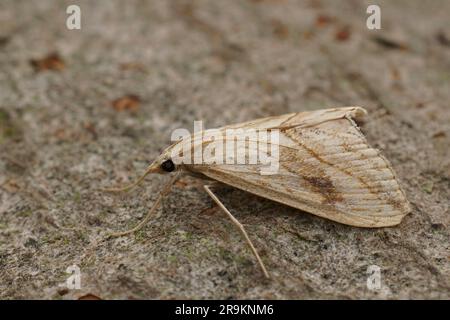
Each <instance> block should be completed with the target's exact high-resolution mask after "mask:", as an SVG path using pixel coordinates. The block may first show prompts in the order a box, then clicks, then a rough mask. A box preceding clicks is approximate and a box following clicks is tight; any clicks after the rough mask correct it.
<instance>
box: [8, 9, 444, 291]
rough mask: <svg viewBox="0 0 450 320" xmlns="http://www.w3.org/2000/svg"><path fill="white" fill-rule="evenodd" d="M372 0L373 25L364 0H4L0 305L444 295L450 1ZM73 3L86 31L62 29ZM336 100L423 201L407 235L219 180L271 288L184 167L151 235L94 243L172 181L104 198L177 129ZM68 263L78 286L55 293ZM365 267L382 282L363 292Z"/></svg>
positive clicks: (405, 228)
mask: <svg viewBox="0 0 450 320" xmlns="http://www.w3.org/2000/svg"><path fill="white" fill-rule="evenodd" d="M375 2H376V3H377V4H379V5H380V6H381V9H382V27H383V30H381V31H370V30H368V29H367V28H366V27H365V21H366V17H367V14H366V8H367V5H368V4H369V2H363V1H323V0H316V1H287V0H286V1H283V0H259V1H256V0H253V1H228V0H227V1H225V0H224V1H215V0H211V1H192V2H191V1H163V0H161V1H126V4H125V2H124V1H106V0H103V1H86V2H82V1H75V0H74V1H69V2H66V3H64V2H63V1H56V0H54V1H43V0H40V1H31V0H30V1H17V0H2V1H1V2H0V268H1V269H0V298H4V299H10V298H45V299H71V298H78V297H80V296H83V295H85V294H87V293H90V294H94V295H96V296H99V297H101V298H220V299H222V298H275V299H279V298H281V299H286V298H294V299H298V298H394V299H396V298H447V299H448V298H450V250H449V246H450V245H449V234H450V229H449V228H450V213H449V195H450V191H449V190H450V152H449V146H450V131H449V128H450V126H449V124H450V105H449V101H450V92H449V91H450V89H449V88H450V40H449V39H450V34H449V33H448V31H449V30H450V22H449V21H450V20H449V16H448V13H449V12H450V1H445V0H443V1H438V0H434V1H428V2H426V3H425V2H424V1H410V0H408V1H406V0H404V1H375ZM375 2H373V3H375ZM74 3H78V4H79V5H80V6H81V9H82V30H81V31H69V30H67V29H66V28H65V19H66V17H67V15H66V14H65V8H66V6H67V5H68V4H74ZM446 32H447V33H446ZM52 53H56V55H54V56H53V57H52V56H50V57H49V55H51V54H52ZM46 57H48V59H46V60H45V58H46ZM42 59H44V60H42ZM127 96H128V98H122V97H127ZM121 98H122V99H121ZM117 99H121V100H117ZM342 105H362V106H365V107H366V108H367V109H368V111H369V112H370V119H369V121H368V122H367V123H366V124H365V125H364V127H363V131H364V132H365V133H366V135H367V137H368V139H369V141H370V143H371V144H372V145H374V146H376V147H378V148H379V149H381V150H382V151H383V153H384V154H385V155H386V157H387V158H388V159H390V161H391V163H392V165H393V167H394V168H395V170H396V172H397V174H398V176H399V178H400V180H401V182H402V185H403V187H404V189H405V191H406V193H407V196H408V198H409V200H410V201H411V204H412V208H413V211H412V213H411V214H410V215H408V216H407V217H406V218H405V219H404V220H403V223H402V224H401V225H400V226H398V227H395V228H385V229H376V230H365V229H358V228H352V227H348V226H344V225H340V224H337V223H333V222H330V221H326V220H324V219H321V218H317V217H314V216H312V215H310V214H307V213H303V212H299V211H298V210H295V209H291V208H289V207H286V206H282V205H279V204H276V203H273V202H271V201H267V200H264V199H261V198H258V197H255V196H252V195H249V194H246V193H243V192H240V191H238V190H234V189H232V188H229V187H225V186H224V187H220V188H219V189H218V194H219V196H220V197H221V199H222V200H223V201H224V203H225V204H226V205H227V206H228V207H229V208H230V210H231V211H232V212H234V213H235V215H236V217H237V218H238V219H239V220H240V221H241V222H242V223H243V224H244V225H245V226H246V228H247V230H248V232H249V234H250V236H251V238H252V239H253V240H254V242H255V245H256V246H257V248H258V249H259V251H260V252H261V255H262V258H263V260H264V261H265V263H266V265H267V267H268V268H269V270H270V272H271V273H272V276H273V279H272V280H271V281H267V280H265V279H264V278H263V277H262V275H261V272H260V270H259V269H258V267H257V266H256V265H255V262H254V258H253V256H252V255H251V254H250V252H249V250H248V248H247V246H246V245H245V243H244V242H243V241H242V239H241V237H240V234H239V233H238V232H237V231H236V230H235V228H234V226H232V225H231V224H230V222H229V221H228V220H227V218H226V217H225V216H224V215H223V213H222V212H220V211H219V209H218V208H217V207H216V206H215V205H214V204H213V203H212V201H211V200H210V199H209V198H208V196H207V195H206V194H205V192H204V191H203V190H202V181H200V180H198V179H195V178H183V179H182V180H181V181H180V182H178V183H177V185H176V187H175V188H174V191H173V193H172V194H171V195H170V196H169V198H167V200H166V201H165V203H164V205H163V207H162V210H161V211H160V212H161V214H160V215H159V216H158V217H156V218H154V219H153V220H152V221H151V222H150V223H149V224H148V225H147V226H146V227H145V229H143V230H142V231H141V232H138V233H137V234H136V235H134V236H129V237H123V238H120V239H114V240H109V241H102V239H103V238H104V236H105V235H106V233H107V231H111V230H115V231H119V230H124V229H127V228H129V227H131V226H133V225H135V224H136V223H137V222H138V221H139V220H140V219H141V218H142V217H143V216H144V215H145V213H146V212H147V210H148V208H149V207H150V206H151V204H152V203H153V201H154V199H155V197H156V192H157V191H158V190H159V188H160V187H161V185H162V183H163V182H164V181H165V180H166V179H167V177H159V176H155V177H151V178H148V179H147V182H146V183H145V187H143V188H140V189H138V190H137V191H135V192H133V193H131V194H129V195H126V196H111V195H106V194H102V193H99V192H97V191H95V189H96V188H97V187H101V186H103V187H105V186H111V185H122V184H125V183H127V182H129V181H131V180H133V179H134V178H135V177H137V176H138V175H139V174H141V173H142V172H143V170H144V169H145V167H146V166H147V164H148V163H149V162H150V161H151V160H152V159H153V158H154V157H155V156H157V155H158V152H159V151H160V150H161V149H162V148H164V147H165V146H167V145H168V144H169V142H170V134H171V132H172V130H174V129H175V128H180V127H185V128H188V129H190V130H192V125H193V120H204V121H205V123H206V126H207V127H216V126H221V125H226V124H230V123H235V122H240V121H243V120H250V119H254V118H256V117H261V116H268V115H276V114H283V113H287V112H292V111H301V110H312V109H318V108H324V107H331V106H342ZM73 264H76V265H78V266H79V267H80V268H81V272H82V280H81V281H82V283H81V285H82V288H81V290H67V289H64V288H63V287H61V286H59V284H63V283H64V282H65V279H66V278H67V277H68V274H66V268H67V267H68V266H70V265H73ZM373 264H374V265H378V266H380V267H381V272H382V284H383V290H381V291H380V292H374V291H369V290H368V289H367V287H366V279H367V273H366V270H367V268H368V266H369V265H373Z"/></svg>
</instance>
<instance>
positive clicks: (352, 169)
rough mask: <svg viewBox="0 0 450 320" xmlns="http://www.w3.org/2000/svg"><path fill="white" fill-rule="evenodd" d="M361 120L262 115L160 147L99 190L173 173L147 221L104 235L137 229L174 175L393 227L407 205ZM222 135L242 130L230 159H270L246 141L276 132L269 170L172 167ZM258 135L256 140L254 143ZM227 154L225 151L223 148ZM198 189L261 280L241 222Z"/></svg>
mask: <svg viewBox="0 0 450 320" xmlns="http://www.w3.org/2000/svg"><path fill="white" fill-rule="evenodd" d="M366 114H367V112H366V110H365V109H363V108H361V107H343V108H332V109H324V110H317V111H310V112H299V113H291V114H285V115H281V116H274V117H267V118H262V119H257V120H253V121H249V122H244V123H240V124H235V125H230V126H225V127H222V128H218V129H209V130H204V131H201V132H196V133H194V134H190V135H186V136H184V137H182V138H181V139H180V140H179V141H177V142H175V143H174V144H172V145H171V146H169V147H168V148H167V149H165V150H164V151H163V152H162V154H161V155H160V156H159V157H158V158H157V159H156V160H155V161H153V163H151V164H150V166H149V167H148V168H147V170H146V172H145V173H144V175H143V176H142V177H140V178H139V179H138V180H137V181H136V182H134V183H133V184H131V185H129V186H126V187H125V188H121V189H105V191H110V192H120V191H128V190H130V189H132V188H133V187H135V186H137V185H139V184H140V183H141V182H142V181H143V180H144V178H145V177H146V176H147V175H148V174H151V173H160V174H168V173H175V175H174V176H173V177H172V178H171V179H170V181H169V182H168V183H167V184H166V185H165V186H164V187H163V189H162V191H161V193H160V194H159V195H158V197H157V199H156V201H155V203H154V204H153V206H152V207H151V209H150V211H149V213H148V214H147V216H146V217H145V218H144V219H143V220H142V221H141V222H140V223H139V224H138V225H137V226H136V227H135V228H133V229H131V230H128V231H125V232H121V233H114V234H111V236H124V235H127V234H130V233H133V232H135V231H137V230H139V229H140V228H142V227H143V226H144V225H145V223H146V222H147V221H148V220H149V219H150V217H151V216H152V215H153V214H154V212H155V211H156V209H157V208H158V206H159V204H160V202H161V200H162V199H163V198H164V196H165V195H167V194H168V193H169V191H170V188H171V186H172V185H173V184H174V183H175V181H176V180H177V178H178V177H179V174H180V173H181V172H183V173H187V174H193V175H195V176H201V177H204V178H208V179H209V180H214V181H218V182H221V183H224V184H227V185H229V186H232V187H235V188H238V189H240V190H243V191H247V192H250V193H252V194H255V195H257V196H260V197H263V198H267V199H270V200H273V201H276V202H280V203H282V204H285V205H288V206H291V207H294V208H297V209H300V210H302V211H305V212H309V213H312V214H314V215H317V216H320V217H323V218H326V219H330V220H333V221H337V222H339V223H343V224H346V225H351V226H355V227H367V228H376V227H388V226H395V225H397V224H399V223H400V222H401V220H402V218H403V217H404V216H405V215H406V214H408V213H409V211H410V206H409V203H408V200H407V199H406V196H405V193H404V192H403V190H402V189H401V187H400V185H399V182H398V180H397V178H396V175H395V173H394V171H393V169H392V167H391V165H390V164H389V162H388V161H387V160H386V159H385V158H384V157H383V156H382V155H381V154H380V152H379V151H378V150H377V149H374V148H372V147H370V146H369V145H368V143H367V140H366V138H365V137H364V135H363V134H362V132H361V131H360V129H359V128H358V126H357V124H356V122H355V120H359V119H361V118H362V117H363V116H365V115H366ZM229 129H234V130H237V132H242V133H241V134H242V137H241V136H240V135H239V134H237V135H236V136H235V139H236V140H237V141H239V140H240V139H241V138H242V140H243V141H244V142H245V143H241V144H237V143H236V144H231V146H232V148H234V149H231V152H232V153H233V154H234V155H236V154H242V153H243V154H245V157H244V159H246V160H248V159H250V158H252V157H253V156H255V157H254V158H258V157H259V156H261V152H262V153H264V152H267V153H269V151H266V150H269V149H271V148H261V147H258V148H255V147H254V146H255V144H253V145H252V144H251V143H250V142H251V141H249V137H248V134H247V133H246V132H248V130H255V131H257V132H260V131H261V132H262V131H269V132H275V131H276V132H277V133H278V139H277V141H276V147H277V149H276V150H277V159H276V160H277V161H278V167H277V170H276V172H274V173H272V174H262V172H263V169H264V168H263V164H262V163H260V162H258V161H256V162H254V163H243V164H242V163H241V164H237V163H229V162H227V161H226V160H225V161H223V162H217V161H216V162H214V161H208V160H211V159H205V158H203V161H201V162H198V161H197V162H195V161H194V162H193V163H192V161H191V162H190V163H186V162H180V161H179V157H178V156H179V155H180V154H181V155H182V153H183V152H184V155H186V152H189V153H191V154H194V153H195V149H196V148H198V147H199V146H201V147H205V145H206V146H207V145H208V144H210V143H212V141H211V140H208V139H206V140H205V136H209V135H210V134H209V133H210V130H214V137H215V140H214V141H215V142H216V143H217V142H218V140H220V139H222V140H223V141H221V142H223V143H224V144H221V145H226V143H227V141H226V140H227V135H226V134H225V132H226V131H227V130H229ZM238 129H244V130H240V131H239V130H238ZM220 133H223V134H222V135H221V134H220ZM258 137H259V136H258V135H256V139H258ZM267 141H268V140H267V139H266V140H264V141H256V142H258V143H257V144H256V146H261V142H262V145H264V144H274V142H273V141H270V142H267ZM229 145H230V144H229ZM233 146H234V147H233ZM266 147H267V146H266ZM180 150H181V151H180ZM226 151H228V152H229V151H230V149H229V148H226ZM216 152H217V150H216ZM255 153H258V155H255ZM212 155H214V154H212ZM216 155H217V154H216ZM270 156H273V155H270ZM225 157H226V155H225ZM216 158H217V157H216ZM247 162H248V161H247ZM204 188H205V191H206V192H207V193H208V194H209V195H210V196H211V198H212V199H213V200H214V202H216V203H217V205H218V206H219V207H220V208H221V209H222V210H223V211H224V213H225V214H226V215H227V216H228V217H229V218H230V219H231V220H232V222H233V223H234V224H235V225H236V226H237V227H238V229H239V230H240V232H241V233H242V235H243V237H244V238H245V240H246V242H247V243H248V245H249V247H250V249H251V250H252V252H253V254H254V255H255V257H256V259H257V261H258V263H259V265H260V267H261V269H262V271H263V273H264V275H265V276H266V277H269V273H268V271H267V269H266V267H265V265H264V263H263V261H262V260H261V258H260V256H259V254H258V252H257V251H256V249H255V247H254V245H253V244H252V242H251V240H250V238H249V237H248V235H247V232H246V231H245V229H244V227H243V226H242V224H240V223H239V221H238V220H237V219H236V218H235V217H234V216H233V215H232V214H231V213H230V211H229V210H228V209H227V208H226V207H225V206H224V205H223V203H222V202H221V201H220V200H219V199H218V198H217V196H216V195H215V194H214V193H213V191H212V190H211V188H210V187H209V186H207V185H205V186H204Z"/></svg>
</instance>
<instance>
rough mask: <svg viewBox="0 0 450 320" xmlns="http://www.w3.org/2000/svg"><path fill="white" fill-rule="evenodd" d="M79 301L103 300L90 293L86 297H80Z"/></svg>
mask: <svg viewBox="0 0 450 320" xmlns="http://www.w3.org/2000/svg"><path fill="white" fill-rule="evenodd" d="M78 300H102V298H100V297H98V296H96V295H95V294H92V293H88V294H85V295H84V296H81V297H79V298H78Z"/></svg>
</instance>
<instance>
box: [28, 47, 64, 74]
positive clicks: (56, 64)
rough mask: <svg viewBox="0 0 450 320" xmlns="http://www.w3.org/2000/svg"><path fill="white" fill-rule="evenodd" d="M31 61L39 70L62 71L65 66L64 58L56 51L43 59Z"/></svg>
mask: <svg viewBox="0 0 450 320" xmlns="http://www.w3.org/2000/svg"><path fill="white" fill-rule="evenodd" d="M30 63H31V65H32V66H33V68H34V70H35V71H37V72H40V71H45V70H53V71H62V70H63V69H64V68H65V63H64V61H63V59H62V58H61V57H60V56H59V54H58V53H56V52H53V53H50V54H49V55H48V56H46V57H44V58H42V59H32V60H30Z"/></svg>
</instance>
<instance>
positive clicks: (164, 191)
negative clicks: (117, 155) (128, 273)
mask: <svg viewBox="0 0 450 320" xmlns="http://www.w3.org/2000/svg"><path fill="white" fill-rule="evenodd" d="M179 177H180V174H179V173H177V174H175V176H173V177H172V179H170V180H169V182H167V183H166V185H165V186H164V188H163V189H162V190H161V192H160V193H159V195H158V198H156V201H155V203H154V204H153V206H152V207H151V208H150V210H149V211H148V213H147V215H146V216H145V218H144V220H142V221H141V222H139V224H138V225H137V226H135V227H134V228H132V229H130V230H127V231H123V232H117V233H111V234H109V236H110V237H122V236H126V235H128V234H130V233H134V232H136V231H139V230H140V229H142V227H143V226H145V224H146V223H147V222H148V220H150V217H151V216H152V215H153V213H155V211H156V209H158V207H159V205H160V203H161V200H162V199H163V198H164V197H165V196H166V195H167V194H168V193H169V192H170V188H171V187H172V185H173V184H174V183H175V182H176V181H177V179H178V178H179Z"/></svg>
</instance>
